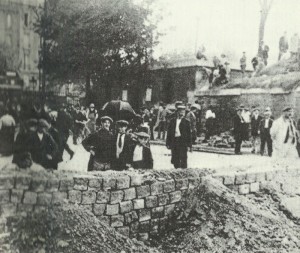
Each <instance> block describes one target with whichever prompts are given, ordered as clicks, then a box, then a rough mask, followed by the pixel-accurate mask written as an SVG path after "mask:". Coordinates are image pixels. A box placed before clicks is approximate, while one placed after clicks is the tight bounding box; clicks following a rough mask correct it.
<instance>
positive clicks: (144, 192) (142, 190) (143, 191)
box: [136, 185, 150, 198]
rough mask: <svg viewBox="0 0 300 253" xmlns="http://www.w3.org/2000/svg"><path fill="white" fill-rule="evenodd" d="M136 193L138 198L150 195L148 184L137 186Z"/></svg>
mask: <svg viewBox="0 0 300 253" xmlns="http://www.w3.org/2000/svg"><path fill="white" fill-rule="evenodd" d="M136 194H137V197H138V198H144V197H147V196H150V186H149V185H142V186H137V187H136Z"/></svg>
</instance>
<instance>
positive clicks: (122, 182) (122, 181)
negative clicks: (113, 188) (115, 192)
mask: <svg viewBox="0 0 300 253" xmlns="http://www.w3.org/2000/svg"><path fill="white" fill-rule="evenodd" d="M129 187H130V177H129V176H124V177H119V178H117V189H127V188H129Z"/></svg>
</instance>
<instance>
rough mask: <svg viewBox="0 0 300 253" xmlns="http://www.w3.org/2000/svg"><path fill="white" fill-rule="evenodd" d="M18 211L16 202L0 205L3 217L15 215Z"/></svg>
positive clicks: (0, 214)
mask: <svg viewBox="0 0 300 253" xmlns="http://www.w3.org/2000/svg"><path fill="white" fill-rule="evenodd" d="M16 213H17V205H16V204H12V203H9V204H1V205H0V216H1V217H9V216H15V215H16Z"/></svg>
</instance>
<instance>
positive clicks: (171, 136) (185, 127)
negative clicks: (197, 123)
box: [166, 118, 192, 148]
mask: <svg viewBox="0 0 300 253" xmlns="http://www.w3.org/2000/svg"><path fill="white" fill-rule="evenodd" d="M175 128H176V118H173V119H171V121H170V124H169V127H168V133H167V141H166V145H167V147H170V148H172V147H173V146H174V141H175ZM179 130H180V133H181V139H182V145H184V146H186V147H192V138H191V126H190V122H189V121H188V120H187V119H185V118H182V119H181V123H180V125H179Z"/></svg>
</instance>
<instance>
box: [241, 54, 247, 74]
mask: <svg viewBox="0 0 300 253" xmlns="http://www.w3.org/2000/svg"><path fill="white" fill-rule="evenodd" d="M246 66H247V57H246V52H243V56H242V58H241V59H240V67H241V71H242V74H243V76H244V74H245V71H246Z"/></svg>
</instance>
